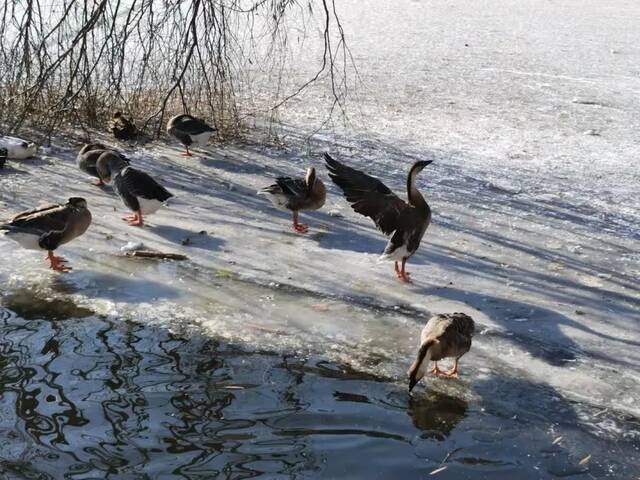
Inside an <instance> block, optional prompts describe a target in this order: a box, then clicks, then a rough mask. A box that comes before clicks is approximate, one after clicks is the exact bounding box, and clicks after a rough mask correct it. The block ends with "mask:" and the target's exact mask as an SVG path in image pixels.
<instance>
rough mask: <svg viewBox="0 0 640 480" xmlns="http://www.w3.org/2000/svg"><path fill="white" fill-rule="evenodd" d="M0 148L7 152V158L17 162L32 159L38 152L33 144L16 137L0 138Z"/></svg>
mask: <svg viewBox="0 0 640 480" xmlns="http://www.w3.org/2000/svg"><path fill="white" fill-rule="evenodd" d="M0 148H5V149H6V150H7V156H8V158H14V159H17V160H24V159H25V158H29V157H33V156H34V155H35V154H36V152H37V151H38V146H37V145H36V144H35V143H33V142H27V141H26V140H23V139H21V138H16V137H0Z"/></svg>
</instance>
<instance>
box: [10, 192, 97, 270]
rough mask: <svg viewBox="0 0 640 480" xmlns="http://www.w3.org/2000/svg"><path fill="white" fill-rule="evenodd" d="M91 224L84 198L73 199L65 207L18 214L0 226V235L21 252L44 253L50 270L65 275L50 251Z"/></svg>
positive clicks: (82, 231) (78, 234) (45, 208)
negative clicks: (42, 251)
mask: <svg viewBox="0 0 640 480" xmlns="http://www.w3.org/2000/svg"><path fill="white" fill-rule="evenodd" d="M90 224H91V212H89V209H88V208H87V202H86V200H85V199H84V198H78V197H73V198H70V199H69V201H68V202H67V203H65V204H60V205H47V206H45V207H40V208H36V209H33V210H28V211H26V212H22V213H19V214H18V215H16V216H15V217H13V219H12V220H11V221H10V222H8V223H5V224H2V225H0V231H4V233H5V235H6V236H7V237H8V238H10V239H11V240H13V241H15V242H17V243H19V244H20V245H21V246H22V247H23V248H27V249H32V250H46V251H47V252H48V253H47V259H48V260H49V266H50V268H51V269H53V270H56V271H58V272H68V271H69V270H71V267H68V266H67V265H65V262H66V260H65V259H64V258H62V257H57V256H55V255H54V254H53V251H54V250H55V249H57V248H58V247H59V246H60V245H63V244H65V243H68V242H70V241H71V240H73V239H74V238H77V237H79V236H80V235H82V234H83V233H84V232H86V231H87V228H89V225H90Z"/></svg>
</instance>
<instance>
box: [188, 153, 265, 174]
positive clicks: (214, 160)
mask: <svg viewBox="0 0 640 480" xmlns="http://www.w3.org/2000/svg"><path fill="white" fill-rule="evenodd" d="M200 164H201V165H204V166H205V167H209V168H215V169H218V170H225V171H227V172H233V173H247V174H258V173H263V172H265V170H266V168H265V167H264V166H262V165H259V164H256V163H247V162H243V161H238V160H235V159H234V160H229V159H228V158H226V157H223V156H220V155H216V156H213V155H212V156H207V157H203V158H201V159H200Z"/></svg>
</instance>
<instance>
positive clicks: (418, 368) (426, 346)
mask: <svg viewBox="0 0 640 480" xmlns="http://www.w3.org/2000/svg"><path fill="white" fill-rule="evenodd" d="M474 329H475V323H474V322H473V319H472V318H471V317H470V316H469V315H467V314H465V313H441V314H438V315H434V316H433V317H431V318H430V319H429V321H428V322H427V324H426V325H425V327H424V328H423V329H422V334H421V335H420V349H419V350H418V356H417V357H416V360H415V361H414V362H413V365H411V368H410V369H409V372H408V373H409V391H411V390H412V389H413V387H415V386H416V383H418V382H419V381H420V379H421V378H422V377H424V376H425V375H426V373H427V368H428V367H429V360H431V361H432V362H434V367H433V368H432V369H431V370H430V372H431V373H433V374H435V375H439V376H444V377H449V378H458V362H459V361H460V357H462V356H463V355H464V354H465V353H467V352H468V351H469V349H470V348H471V338H472V337H473V331H474ZM447 357H454V358H455V364H454V366H453V368H452V369H451V370H449V371H447V372H443V371H442V370H440V369H439V368H438V361H440V360H442V359H443V358H447Z"/></svg>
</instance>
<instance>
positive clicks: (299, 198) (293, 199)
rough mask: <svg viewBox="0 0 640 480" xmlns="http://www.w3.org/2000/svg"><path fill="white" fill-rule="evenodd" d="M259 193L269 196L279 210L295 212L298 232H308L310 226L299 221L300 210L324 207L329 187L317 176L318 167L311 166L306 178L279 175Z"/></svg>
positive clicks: (294, 220)
mask: <svg viewBox="0 0 640 480" xmlns="http://www.w3.org/2000/svg"><path fill="white" fill-rule="evenodd" d="M258 195H265V196H267V197H268V198H269V200H270V201H271V203H272V204H273V206H274V207H276V208H277V209H279V210H285V211H291V212H293V229H294V230H295V231H296V232H298V233H307V232H308V231H309V226H308V225H305V224H303V223H298V212H299V211H301V210H318V209H319V208H322V206H323V205H324V202H325V200H326V198H327V189H326V188H325V186H324V183H322V180H320V179H319V178H318V177H317V176H316V169H315V168H313V167H310V168H308V169H307V173H306V175H305V177H304V178H291V177H278V178H276V183H274V184H272V185H269V186H267V187H264V188H262V189H260V190H258Z"/></svg>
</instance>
